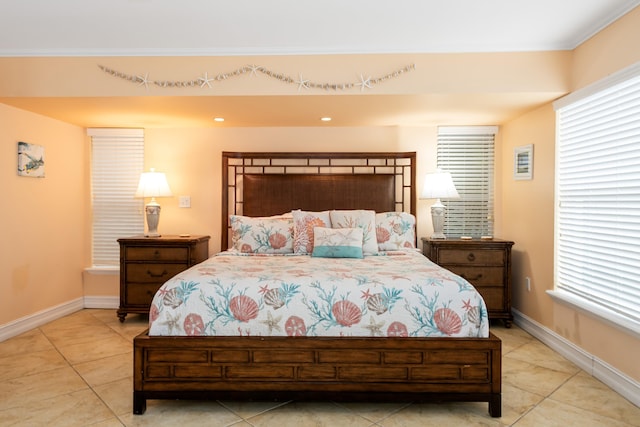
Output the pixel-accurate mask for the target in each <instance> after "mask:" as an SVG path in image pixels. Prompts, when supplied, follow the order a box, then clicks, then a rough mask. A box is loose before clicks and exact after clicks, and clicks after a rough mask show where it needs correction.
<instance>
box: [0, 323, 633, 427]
mask: <svg viewBox="0 0 640 427" xmlns="http://www.w3.org/2000/svg"><path fill="white" fill-rule="evenodd" d="M146 322H147V320H146V318H145V317H144V316H137V315H129V316H128V317H127V320H126V322H125V323H120V322H119V321H118V320H117V318H116V313H115V310H82V311H79V312H77V313H74V314H71V315H69V316H66V317H63V318H61V319H58V320H56V321H53V322H51V323H48V324H46V325H44V326H42V327H40V328H37V329H34V330H32V331H30V332H26V333H24V334H22V335H20V336H17V337H14V338H11V339H9V340H6V341H4V342H2V343H0V425H1V426H9V425H19V426H40V425H47V426H89V425H90V426H104V427H107V426H109V427H111V426H123V425H124V426H146V425H153V426H177V425H179V426H191V425H206V426H234V427H248V426H277V427H288V426H295V427H299V426H345V425H349V426H351V427H360V426H363V427H369V426H383V427H399V426H403V427H411V426H416V427H417V426H421V427H422V426H432V425H433V426H518V427H521V426H522V427H526V426H562V427H564V426H573V425H576V426H640V408H638V407H636V406H634V405H633V404H631V403H630V402H629V401H627V400H626V399H624V398H623V397H621V396H620V395H618V394H617V393H615V392H613V391H612V390H611V389H609V388H608V387H607V386H605V385H603V384H602V383H601V382H599V381H598V380H596V379H594V378H592V377H591V376H589V375H587V374H586V373H584V372H583V371H581V370H580V369H579V368H578V367H576V366H575V365H574V364H572V363H571V362H568V361H567V360H566V359H564V358H562V357H561V356H559V355H558V354H556V353H554V352H553V351H552V350H550V349H549V348H548V347H546V346H545V345H543V344H541V343H540V342H539V341H537V340H536V339H534V338H532V337H531V336H529V335H528V334H527V333H526V332H524V331H523V330H522V329H520V328H518V327H517V326H514V327H513V328H511V329H506V328H504V327H502V326H501V325H495V326H492V330H493V331H494V333H495V334H496V335H498V336H499V337H500V338H501V339H502V340H503V341H502V342H503V386H502V389H503V394H502V396H503V403H502V414H503V416H502V417H501V418H491V417H490V416H489V415H488V413H487V404H486V403H451V404H411V403H409V402H407V403H404V404H402V403H400V404H398V403H389V404H366V403H364V404H362V403H359V404H343V403H340V404H338V403H333V402H318V403H297V402H289V403H281V404H276V403H273V402H198V401H195V402H193V401H154V400H150V401H148V404H147V412H146V413H145V414H144V415H133V414H132V406H131V396H132V376H131V375H132V343H131V341H132V338H133V337H134V336H135V335H137V334H138V333H140V332H141V331H142V330H144V329H145V328H146Z"/></svg>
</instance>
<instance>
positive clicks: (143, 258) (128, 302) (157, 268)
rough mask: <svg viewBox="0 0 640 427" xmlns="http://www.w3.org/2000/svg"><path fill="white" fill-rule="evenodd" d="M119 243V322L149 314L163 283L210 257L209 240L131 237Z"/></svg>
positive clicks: (120, 240) (178, 237) (168, 236)
mask: <svg viewBox="0 0 640 427" xmlns="http://www.w3.org/2000/svg"><path fill="white" fill-rule="evenodd" d="M118 243H120V308H119V309H118V318H119V319H120V321H121V322H124V318H125V317H126V316H127V314H128V313H148V312H149V308H150V307H151V301H152V300H153V296H154V295H155V293H156V292H157V291H158V289H159V288H160V286H162V284H163V283H164V282H166V281H167V280H169V279H170V278H171V277H173V276H175V275H176V274H178V273H180V272H181V271H184V270H186V269H187V268H189V267H191V266H192V265H195V264H198V263H200V262H202V261H204V260H205V259H207V258H208V257H209V236H188V237H181V236H172V235H167V236H161V237H145V236H134V237H127V238H122V239H118Z"/></svg>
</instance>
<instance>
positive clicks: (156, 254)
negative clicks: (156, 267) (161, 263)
mask: <svg viewBox="0 0 640 427" xmlns="http://www.w3.org/2000/svg"><path fill="white" fill-rule="evenodd" d="M153 258H154V259H158V258H160V251H159V250H157V249H156V251H155V252H154V253H153Z"/></svg>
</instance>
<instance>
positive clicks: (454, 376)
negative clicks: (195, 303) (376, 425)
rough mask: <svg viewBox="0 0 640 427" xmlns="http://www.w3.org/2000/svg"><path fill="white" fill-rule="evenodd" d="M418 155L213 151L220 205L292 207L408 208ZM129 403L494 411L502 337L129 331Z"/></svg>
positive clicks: (235, 210)
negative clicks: (445, 404)
mask: <svg viewBox="0 0 640 427" xmlns="http://www.w3.org/2000/svg"><path fill="white" fill-rule="evenodd" d="M415 160H416V155H415V153H229V152H224V153H222V183H223V192H222V218H223V221H222V238H221V241H222V246H221V247H222V248H227V247H228V243H229V241H230V240H229V233H230V229H229V222H228V216H229V214H243V215H248V216H265V215H274V214H280V213H283V212H287V211H290V210H291V209H303V210H326V209H356V208H361V209H374V210H376V211H378V212H382V211H389V210H397V211H406V212H411V213H413V214H414V215H415V201H416V188H415V187H416V179H415ZM133 357H134V363H133V365H134V366H133V368H134V375H133V389H134V391H133V412H134V413H135V414H142V413H144V411H145V410H146V401H147V399H220V400H332V401H431V402H434V401H435V402H440V401H478V402H488V407H489V414H490V415H491V416H493V417H500V416H501V410H502V409H501V408H502V399H501V375H502V372H501V369H502V349H501V341H500V339H499V338H497V337H496V336H495V335H493V334H490V336H489V338H400V337H398V338H392V337H383V338H378V337H367V338H355V337H339V338H327V337H295V338H294V337H150V336H148V334H147V332H144V333H142V334H140V335H138V336H137V337H135V338H134V354H133Z"/></svg>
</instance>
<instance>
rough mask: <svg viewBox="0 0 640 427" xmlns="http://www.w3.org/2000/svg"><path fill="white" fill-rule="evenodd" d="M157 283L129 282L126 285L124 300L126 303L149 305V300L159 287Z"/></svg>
mask: <svg viewBox="0 0 640 427" xmlns="http://www.w3.org/2000/svg"><path fill="white" fill-rule="evenodd" d="M160 286H161V285H159V284H157V283H144V284H143V283H136V284H130V285H129V286H128V287H127V295H126V300H127V304H131V305H143V306H146V305H149V301H150V300H152V299H153V296H154V295H155V294H156V292H158V289H160Z"/></svg>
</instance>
